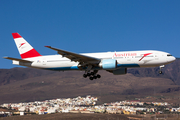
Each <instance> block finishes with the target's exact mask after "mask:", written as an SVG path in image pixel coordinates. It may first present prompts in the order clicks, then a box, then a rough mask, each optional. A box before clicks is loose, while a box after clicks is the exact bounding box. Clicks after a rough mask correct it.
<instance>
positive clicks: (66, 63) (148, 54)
mask: <svg viewBox="0 0 180 120" xmlns="http://www.w3.org/2000/svg"><path fill="white" fill-rule="evenodd" d="M80 55H85V56H89V57H93V58H98V59H101V60H104V59H115V60H117V69H119V68H131V67H156V66H161V65H166V64H168V63H171V62H173V61H175V57H173V56H172V55H170V54H169V53H166V52H162V51H155V50H146V51H124V52H101V53H84V54H80ZM24 60H29V61H33V62H32V63H23V62H22V63H21V62H19V61H13V64H16V65H22V66H27V67H34V68H41V69H49V70H59V71H65V70H80V69H79V68H78V64H79V62H74V61H71V60H70V59H68V58H66V57H63V56H62V55H48V56H39V57H33V58H27V59H24ZM93 69H97V70H101V69H103V68H102V67H101V66H99V67H95V68H93Z"/></svg>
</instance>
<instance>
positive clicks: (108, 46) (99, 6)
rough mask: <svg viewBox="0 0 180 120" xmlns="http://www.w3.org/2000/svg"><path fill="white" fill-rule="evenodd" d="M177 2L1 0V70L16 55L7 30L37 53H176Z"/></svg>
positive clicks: (179, 3)
mask: <svg viewBox="0 0 180 120" xmlns="http://www.w3.org/2000/svg"><path fill="white" fill-rule="evenodd" d="M179 6H180V1H179V0H149V1H148V0H1V1H0V15H1V17H0V40H1V47H0V51H1V52H0V56H1V57H0V61H1V64H0V68H12V67H17V66H15V65H12V64H11V61H10V60H6V59H3V58H2V57H4V56H10V57H15V58H20V55H19V53H18V51H17V48H16V46H15V43H14V40H13V37H12V35H11V33H13V32H18V33H19V34H20V35H21V36H23V37H24V38H25V39H26V40H27V41H28V42H29V43H30V44H31V45H32V46H33V47H34V48H35V49H36V50H37V51H38V52H39V53H40V54H42V55H50V54H56V52H55V51H53V50H50V49H48V48H45V47H44V46H46V45H50V46H53V47H56V48H60V49H64V50H68V51H72V52H76V53H86V52H107V51H112V52H113V51H129V50H130V51H132V50H160V51H165V52H169V53H171V54H172V55H174V56H175V57H180V52H179V50H180V48H179V45H180V14H179V12H180V7H179Z"/></svg>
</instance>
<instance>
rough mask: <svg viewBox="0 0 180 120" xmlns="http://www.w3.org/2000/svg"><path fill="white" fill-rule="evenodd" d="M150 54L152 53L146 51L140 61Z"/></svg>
mask: <svg viewBox="0 0 180 120" xmlns="http://www.w3.org/2000/svg"><path fill="white" fill-rule="evenodd" d="M150 54H152V53H146V54H144V56H143V57H142V58H141V59H140V60H139V61H141V60H142V59H143V58H144V57H146V56H148V55H150Z"/></svg>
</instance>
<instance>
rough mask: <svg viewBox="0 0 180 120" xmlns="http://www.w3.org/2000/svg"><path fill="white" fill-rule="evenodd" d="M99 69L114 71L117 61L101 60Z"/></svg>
mask: <svg viewBox="0 0 180 120" xmlns="http://www.w3.org/2000/svg"><path fill="white" fill-rule="evenodd" d="M100 67H102V68H103V69H105V70H115V69H116V68H117V61H116V60H115V59H105V60H102V62H101V64H100Z"/></svg>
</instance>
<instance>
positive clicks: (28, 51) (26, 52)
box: [12, 33, 41, 59]
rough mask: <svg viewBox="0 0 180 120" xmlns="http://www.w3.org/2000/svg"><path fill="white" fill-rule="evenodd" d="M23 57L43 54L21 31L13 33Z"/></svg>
mask: <svg viewBox="0 0 180 120" xmlns="http://www.w3.org/2000/svg"><path fill="white" fill-rule="evenodd" d="M12 36H13V38H14V41H15V43H16V46H17V48H18V51H19V54H20V55H21V58H22V59H25V58H31V57H38V56H41V55H40V54H39V53H38V52H37V51H36V50H35V49H34V48H33V47H32V46H31V45H30V44H29V43H28V42H27V41H26V40H25V39H24V38H23V37H21V36H20V35H19V33H12Z"/></svg>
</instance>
